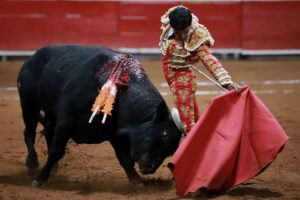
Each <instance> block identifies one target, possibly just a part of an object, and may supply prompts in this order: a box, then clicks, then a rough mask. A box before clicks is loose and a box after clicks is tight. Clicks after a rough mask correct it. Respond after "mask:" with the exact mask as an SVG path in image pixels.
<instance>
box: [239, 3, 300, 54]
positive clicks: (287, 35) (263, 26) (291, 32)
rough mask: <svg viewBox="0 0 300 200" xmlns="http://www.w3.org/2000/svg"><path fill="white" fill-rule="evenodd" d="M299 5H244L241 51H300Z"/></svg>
mask: <svg viewBox="0 0 300 200" xmlns="http://www.w3.org/2000/svg"><path fill="white" fill-rule="evenodd" d="M299 20H300V2H299V1H275V2H251V1H250V2H243V34H242V41H243V43H242V49H245V50H262V49H269V50H276V49H282V50H285V49H298V50H299V49H300V26H299V24H300V23H299Z"/></svg>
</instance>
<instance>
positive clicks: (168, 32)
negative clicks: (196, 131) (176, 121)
mask: <svg viewBox="0 0 300 200" xmlns="http://www.w3.org/2000/svg"><path fill="white" fill-rule="evenodd" d="M161 22H162V26H161V29H162V34H161V37H160V43H159V46H160V49H161V52H162V55H163V57H162V63H163V71H164V75H165V79H166V81H167V83H168V85H169V87H170V89H171V92H172V93H173V95H174V97H175V104H176V107H177V109H178V111H179V116H180V119H181V121H182V123H183V126H184V129H185V131H186V133H188V132H189V131H190V129H191V128H192V127H193V125H194V124H195V122H196V121H197V120H198V118H199V109H198V105H197V101H196V96H195V91H196V82H195V74H194V72H193V71H192V70H191V66H192V65H194V64H195V63H197V62H199V61H201V62H202V63H203V64H204V66H205V67H206V68H207V70H208V71H209V72H210V73H211V74H212V76H213V77H214V78H215V79H216V80H217V81H218V82H219V83H220V84H221V85H222V86H223V87H225V88H227V89H229V90H231V89H236V90H239V86H238V85H237V84H235V83H234V82H233V81H232V80H231V77H230V75H229V74H228V72H227V71H226V70H225V69H224V68H223V66H222V65H221V63H220V62H219V60H218V59H217V58H216V57H215V56H213V55H212V53H211V51H210V47H211V46H212V45H213V44H214V39H213V38H212V36H211V34H210V33H209V31H208V30H207V28H206V27H205V26H204V25H202V24H200V23H199V20H198V18H197V17H196V16H195V15H194V14H192V13H191V11H190V10H189V9H187V8H186V7H184V6H176V7H173V8H170V9H169V10H168V11H167V12H166V13H165V14H164V15H163V16H162V17H161Z"/></svg>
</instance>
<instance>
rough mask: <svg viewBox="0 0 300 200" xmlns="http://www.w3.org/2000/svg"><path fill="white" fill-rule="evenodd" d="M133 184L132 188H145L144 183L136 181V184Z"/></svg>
mask: <svg viewBox="0 0 300 200" xmlns="http://www.w3.org/2000/svg"><path fill="white" fill-rule="evenodd" d="M133 186H134V188H135V189H137V190H143V189H145V187H146V186H145V184H144V183H136V184H134V185H133Z"/></svg>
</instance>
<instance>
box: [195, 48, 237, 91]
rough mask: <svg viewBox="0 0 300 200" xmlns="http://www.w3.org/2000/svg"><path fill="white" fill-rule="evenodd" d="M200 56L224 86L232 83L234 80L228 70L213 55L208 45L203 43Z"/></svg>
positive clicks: (199, 50)
mask: <svg viewBox="0 0 300 200" xmlns="http://www.w3.org/2000/svg"><path fill="white" fill-rule="evenodd" d="M198 56H199V58H200V60H201V62H202V63H203V64H204V66H205V67H206V69H207V70H208V71H209V72H210V73H211V74H212V75H213V76H214V78H215V79H216V80H218V81H219V82H220V84H221V85H222V86H224V87H227V86H228V85H230V84H232V83H233V82H232V80H231V77H230V75H229V74H228V72H227V71H226V70H225V69H224V68H223V66H222V64H221V63H220V61H219V60H218V59H217V58H216V57H215V56H214V55H212V53H211V51H210V49H209V47H208V46H207V45H201V47H200V48H199V49H198Z"/></svg>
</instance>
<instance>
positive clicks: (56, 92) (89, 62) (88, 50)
mask: <svg viewBox="0 0 300 200" xmlns="http://www.w3.org/2000/svg"><path fill="white" fill-rule="evenodd" d="M115 54H116V53H115V52H113V51H111V50H109V49H105V48H101V47H93V46H71V45H68V46H48V47H44V48H41V49H40V50H38V51H37V52H36V53H35V54H34V55H33V56H32V57H30V58H29V59H28V60H27V61H26V62H25V63H24V65H23V67H22V69H21V71H20V74H19V77H18V85H19V86H20V87H19V90H20V97H21V98H26V97H25V96H26V95H22V93H23V94H27V96H31V98H32V100H33V101H35V103H37V104H39V106H40V107H41V108H42V109H46V110H47V109H48V110H49V111H50V110H51V111H52V112H55V110H57V109H58V108H57V106H58V103H59V101H60V99H62V98H64V96H65V95H69V96H70V98H72V95H76V94H74V92H73V91H79V90H83V87H85V88H84V90H86V91H88V90H95V91H97V87H98V82H97V79H96V74H97V71H99V69H100V68H101V67H102V66H103V65H104V64H105V63H106V62H107V60H108V59H109V58H111V57H112V56H114V55H115ZM91 88H93V89H91ZM63 90H66V91H63ZM28 93H30V95H28ZM66 93H69V94H66ZM33 97H34V98H33Z"/></svg>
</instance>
